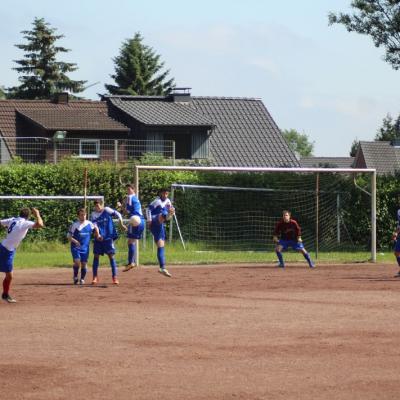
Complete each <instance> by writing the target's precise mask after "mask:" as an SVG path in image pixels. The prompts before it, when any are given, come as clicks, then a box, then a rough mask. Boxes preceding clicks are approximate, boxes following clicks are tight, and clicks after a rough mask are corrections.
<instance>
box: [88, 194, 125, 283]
mask: <svg viewBox="0 0 400 400" xmlns="http://www.w3.org/2000/svg"><path fill="white" fill-rule="evenodd" d="M113 217H115V218H118V221H119V224H120V226H121V228H122V229H123V230H124V231H126V230H127V228H126V226H125V225H124V221H123V220H122V215H121V214H120V213H119V212H118V211H116V210H114V209H112V208H110V207H104V203H103V201H102V200H95V201H94V211H93V212H92V215H91V218H90V220H91V222H93V224H94V225H96V226H97V228H98V229H99V236H98V237H97V238H96V237H95V238H94V244H93V254H94V259H93V280H92V285H95V284H97V283H98V282H99V277H98V273H97V271H98V268H99V262H100V261H99V258H100V256H103V255H104V254H107V255H108V258H109V260H110V266H111V274H112V281H113V283H114V284H115V285H118V284H119V281H118V278H117V275H118V267H117V263H116V261H115V257H114V256H115V246H114V240H116V239H117V238H118V233H117V230H116V229H115V226H114V222H113V219H112V218H113Z"/></svg>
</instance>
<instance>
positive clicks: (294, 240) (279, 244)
mask: <svg viewBox="0 0 400 400" xmlns="http://www.w3.org/2000/svg"><path fill="white" fill-rule="evenodd" d="M273 240H274V243H276V247H275V252H276V255H277V256H278V260H279V264H278V267H280V268H285V262H284V261H283V256H282V251H285V250H287V249H288V248H289V247H291V248H292V249H293V250H297V251H300V252H301V253H302V254H303V256H304V258H305V259H306V260H307V262H308V265H309V266H310V268H315V265H314V263H313V262H312V261H311V258H310V255H309V254H308V253H307V250H306V249H305V248H304V245H303V242H302V240H301V228H300V226H299V224H298V223H297V221H295V220H294V219H292V218H291V213H290V211H287V210H284V211H282V219H281V220H279V221H278V222H277V223H276V225H275V229H274V237H273Z"/></svg>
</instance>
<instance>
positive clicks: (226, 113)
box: [105, 96, 299, 167]
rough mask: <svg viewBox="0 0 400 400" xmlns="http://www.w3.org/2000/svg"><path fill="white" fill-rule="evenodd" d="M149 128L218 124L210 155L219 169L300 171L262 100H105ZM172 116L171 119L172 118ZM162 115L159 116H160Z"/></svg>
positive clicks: (211, 139) (110, 98) (157, 98)
mask: <svg viewBox="0 0 400 400" xmlns="http://www.w3.org/2000/svg"><path fill="white" fill-rule="evenodd" d="M105 98H106V99H107V100H108V99H109V100H110V101H111V102H112V104H114V105H115V106H117V107H118V108H120V109H122V110H123V111H124V112H125V113H127V114H128V115H129V116H131V117H132V118H134V119H137V120H140V121H141V122H143V123H144V124H146V125H162V126H163V125H197V126H198V125H215V127H214V129H213V131H212V134H211V137H210V156H211V161H212V164H213V165H215V166H228V167H229V166H235V167H284V166H285V167H298V166H299V161H298V160H297V159H296V156H295V154H294V153H293V151H292V150H291V149H290V148H289V146H288V145H287V143H286V141H285V139H284V138H283V136H282V134H281V132H280V130H279V128H278V127H277V125H276V124H275V122H274V120H273V119H272V117H271V115H270V114H269V112H268V110H267V109H266V108H265V106H264V104H263V103H262V101H261V100H259V99H253V98H231V97H192V98H191V101H190V102H177V103H172V102H171V101H170V100H169V98H168V97H160V96H158V97H145V96H142V97H141V96H137V97H130V96H121V97H118V96H110V97H107V96H106V97H105ZM169 112H172V113H173V115H172V116H168V113H169ZM160 114H161V115H160Z"/></svg>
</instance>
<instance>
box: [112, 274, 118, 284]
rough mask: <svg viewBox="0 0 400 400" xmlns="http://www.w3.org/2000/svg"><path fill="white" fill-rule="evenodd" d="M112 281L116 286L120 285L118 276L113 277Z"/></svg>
mask: <svg viewBox="0 0 400 400" xmlns="http://www.w3.org/2000/svg"><path fill="white" fill-rule="evenodd" d="M112 281H113V284H114V285H119V280H118V278H117V277H116V276H113V278H112Z"/></svg>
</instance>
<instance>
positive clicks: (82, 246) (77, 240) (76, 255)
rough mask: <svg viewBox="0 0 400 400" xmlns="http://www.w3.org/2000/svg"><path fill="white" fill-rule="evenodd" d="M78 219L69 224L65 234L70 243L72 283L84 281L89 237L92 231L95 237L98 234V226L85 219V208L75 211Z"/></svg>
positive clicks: (82, 282)
mask: <svg viewBox="0 0 400 400" xmlns="http://www.w3.org/2000/svg"><path fill="white" fill-rule="evenodd" d="M77 215H78V219H77V220H76V221H75V222H74V223H73V224H72V225H71V226H70V228H69V230H68V234H67V238H68V241H69V242H70V243H71V254H72V259H73V262H74V264H73V271H74V275H73V279H74V285H77V284H78V283H80V284H81V285H83V284H84V283H85V276H86V272H87V267H86V266H87V261H88V258H89V247H90V238H91V237H92V234H93V232H94V234H95V237H98V236H99V228H98V227H97V226H96V225H94V224H93V223H92V222H90V221H88V220H87V219H86V210H85V209H84V208H80V209H79V210H78V212H77ZM79 267H80V268H81V278H80V279H79V278H78V273H79Z"/></svg>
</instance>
